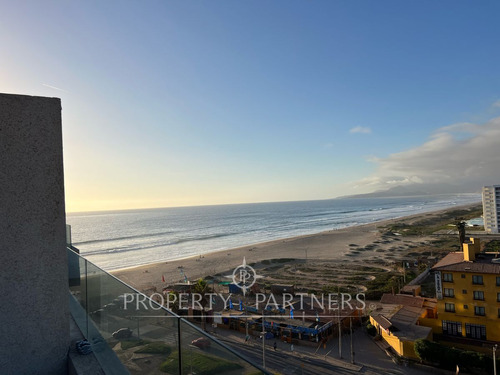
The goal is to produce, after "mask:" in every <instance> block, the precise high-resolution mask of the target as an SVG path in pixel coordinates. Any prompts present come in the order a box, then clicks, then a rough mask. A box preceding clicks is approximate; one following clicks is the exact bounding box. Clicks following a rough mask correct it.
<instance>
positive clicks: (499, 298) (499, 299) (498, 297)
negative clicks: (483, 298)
mask: <svg viewBox="0 0 500 375" xmlns="http://www.w3.org/2000/svg"><path fill="white" fill-rule="evenodd" d="M497 302H500V293H497Z"/></svg>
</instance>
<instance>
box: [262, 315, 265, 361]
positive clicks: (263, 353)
mask: <svg viewBox="0 0 500 375" xmlns="http://www.w3.org/2000/svg"><path fill="white" fill-rule="evenodd" d="M262 368H263V369H264V370H265V369H266V329H265V327H264V310H262Z"/></svg>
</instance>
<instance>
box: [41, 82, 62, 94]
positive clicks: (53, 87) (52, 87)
mask: <svg viewBox="0 0 500 375" xmlns="http://www.w3.org/2000/svg"><path fill="white" fill-rule="evenodd" d="M42 86H45V87H48V88H49V89H54V90H58V91H63V92H67V91H66V90H63V89H60V88H59V87H55V86H51V85H47V84H46V83H42Z"/></svg>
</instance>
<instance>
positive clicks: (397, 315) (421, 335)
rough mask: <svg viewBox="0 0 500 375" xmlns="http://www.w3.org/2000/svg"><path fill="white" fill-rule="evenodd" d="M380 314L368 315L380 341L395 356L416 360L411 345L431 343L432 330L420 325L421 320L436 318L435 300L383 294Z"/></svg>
mask: <svg viewBox="0 0 500 375" xmlns="http://www.w3.org/2000/svg"><path fill="white" fill-rule="evenodd" d="M380 303H381V304H382V311H380V312H375V313H374V314H372V315H370V323H371V324H372V325H373V326H375V328H376V330H377V333H378V334H379V335H380V337H381V339H382V340H383V342H385V343H386V344H387V346H386V347H385V349H388V348H389V347H390V348H392V351H393V352H394V353H396V354H397V355H399V356H401V357H405V358H411V359H418V357H417V355H416V354H415V350H414V343H415V341H416V340H419V339H426V340H432V329H431V328H430V327H426V326H422V325H420V320H421V319H426V318H432V317H435V315H436V301H435V300H434V299H430V298H423V297H418V296H410V295H405V294H396V295H393V294H384V295H383V296H382V299H381V300H380Z"/></svg>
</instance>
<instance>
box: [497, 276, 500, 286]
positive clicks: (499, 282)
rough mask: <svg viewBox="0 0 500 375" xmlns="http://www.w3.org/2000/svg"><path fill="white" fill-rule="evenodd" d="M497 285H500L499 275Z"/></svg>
mask: <svg viewBox="0 0 500 375" xmlns="http://www.w3.org/2000/svg"><path fill="white" fill-rule="evenodd" d="M497 286H500V276H497Z"/></svg>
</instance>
